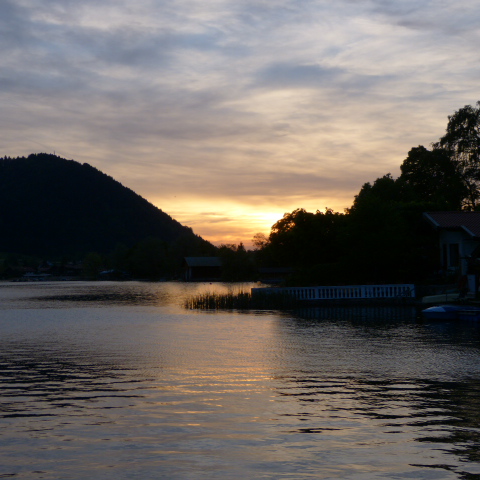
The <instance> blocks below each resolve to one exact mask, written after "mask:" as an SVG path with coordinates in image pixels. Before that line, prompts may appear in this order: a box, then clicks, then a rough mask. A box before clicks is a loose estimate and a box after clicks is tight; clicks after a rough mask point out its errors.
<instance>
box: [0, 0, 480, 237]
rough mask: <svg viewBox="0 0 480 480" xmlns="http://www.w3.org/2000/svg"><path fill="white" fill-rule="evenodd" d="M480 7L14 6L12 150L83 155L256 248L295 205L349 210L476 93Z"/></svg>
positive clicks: (5, 112) (7, 42)
mask: <svg viewBox="0 0 480 480" xmlns="http://www.w3.org/2000/svg"><path fill="white" fill-rule="evenodd" d="M477 7H478V5H476V2H472V1H460V2H455V3H451V2H450V3H449V2H447V3H445V2H440V1H430V2H427V1H425V0H422V1H416V2H411V1H407V2H401V3H398V2H393V1H392V2H390V1H386V2H384V1H382V2H380V1H376V0H374V1H360V2H351V1H347V0H340V1H337V2H324V1H306V2H293V1H291V0H282V1H280V2H275V3H274V4H273V3H272V4H269V3H262V2H260V3H259V2H253V1H246V2H240V3H239V2H234V1H232V0H219V1H216V2H207V3H205V2H198V1H196V0H181V1H180V2H175V3H171V4H170V3H166V4H165V3H164V2H151V1H147V0H135V1H132V0H120V1H118V0H117V1H115V2H114V1H110V0H100V1H98V0H95V1H93V0H86V1H83V2H67V3H66V2H63V1H61V0H50V1H46V0H40V1H33V0H21V1H17V0H5V1H3V2H2V5H1V6H0V13H1V15H0V24H1V29H0V32H2V33H0V41H1V42H2V47H3V49H2V51H3V52H7V53H8V54H5V55H3V56H2V58H1V59H0V66H1V71H2V80H1V89H0V100H1V102H2V117H1V119H0V122H1V129H0V132H1V133H0V145H1V149H0V150H1V155H2V156H4V155H8V156H12V157H16V156H21V155H28V154H30V153H33V152H46V153H54V152H55V153H56V154H57V155H59V156H62V157H64V158H67V159H74V160H77V161H79V162H82V163H83V162H87V163H89V164H91V165H92V166H94V167H96V168H98V169H99V170H101V171H103V172H104V173H106V174H108V175H110V176H112V177H113V178H115V179H116V180H118V181H120V182H121V183H122V184H123V185H125V186H127V187H129V188H131V189H132V190H134V191H135V192H137V193H138V194H140V195H142V196H143V197H145V198H146V199H147V200H149V201H150V202H152V203H153V204H154V205H156V206H158V207H159V208H161V209H162V210H163V211H165V212H167V213H168V214H169V215H171V216H172V217H173V218H175V219H176V220H178V221H179V222H181V223H183V224H185V225H187V226H190V227H192V229H193V230H194V231H195V233H197V234H199V235H201V236H203V237H204V238H206V239H207V240H210V241H212V242H214V243H215V244H221V243H236V244H238V243H239V242H243V243H244V244H246V245H250V241H251V238H252V236H253V235H254V234H255V233H257V232H263V233H265V234H268V233H269V231H270V227H271V226H272V225H273V224H274V223H275V222H276V221H277V220H279V219H280V218H282V216H283V214H284V213H286V212H291V211H292V210H294V209H296V208H305V209H306V210H309V211H316V210H321V211H324V210H325V208H327V207H328V208H333V209H334V210H335V211H340V212H342V211H343V210H344V209H345V208H347V207H349V206H351V204H352V202H353V199H354V195H355V194H356V193H358V191H359V190H360V188H361V186H362V185H363V184H364V183H365V182H373V181H374V180H375V179H376V178H377V177H380V176H383V175H384V174H386V173H389V172H390V173H392V175H394V176H396V175H398V173H399V166H400V164H401V163H402V161H403V160H404V159H405V157H406V156H407V153H408V151H409V150H410V149H411V148H412V147H415V146H418V145H420V144H421V145H425V146H427V147H428V146H429V145H430V144H431V143H432V142H434V141H436V140H438V138H439V137H440V136H441V135H442V134H443V133H444V131H445V127H446V124H447V117H448V115H451V114H452V113H453V112H454V111H455V110H457V109H459V108H461V107H462V106H463V105H465V104H473V103H475V102H476V101H477V100H478V99H479V89H478V78H479V72H478V69H479V67H478V65H480V61H479V60H480V58H479V56H480V53H479V51H478V48H477V46H478V43H479V40H480V34H479V30H478V21H477V17H478V16H479V15H480V14H479V12H478V8H477ZM460 25H461V27H459V26H460ZM22 32H28V34H26V33H25V34H23V33H22Z"/></svg>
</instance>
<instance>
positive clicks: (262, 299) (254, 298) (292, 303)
mask: <svg viewBox="0 0 480 480" xmlns="http://www.w3.org/2000/svg"><path fill="white" fill-rule="evenodd" d="M298 306H299V305H298V300H297V299H296V298H294V297H293V296H291V295H288V294H286V293H271V292H270V293H263V292H256V293H255V294H254V295H252V293H251V292H244V291H240V292H228V293H202V294H199V295H196V296H193V297H190V298H188V299H187V300H186V301H185V308H187V309H190V310H193V309H199V310H285V309H292V308H296V307H298Z"/></svg>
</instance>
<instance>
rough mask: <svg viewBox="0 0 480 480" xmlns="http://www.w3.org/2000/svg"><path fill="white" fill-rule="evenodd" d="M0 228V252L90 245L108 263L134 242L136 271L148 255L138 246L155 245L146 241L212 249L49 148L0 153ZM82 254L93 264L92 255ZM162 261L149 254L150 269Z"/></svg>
mask: <svg viewBox="0 0 480 480" xmlns="http://www.w3.org/2000/svg"><path fill="white" fill-rule="evenodd" d="M0 231H1V232H2V235H0V251H1V252H10V253H19V254H26V255H34V256H38V257H43V258H56V259H60V258H61V257H69V258H76V259H83V257H84V256H85V255H86V254H87V253H89V252H96V253H98V254H102V255H105V254H111V255H112V262H114V263H115V262H116V263H117V264H119V265H120V264H122V262H124V263H125V262H126V261H127V259H126V257H127V256H128V255H127V254H128V250H129V249H135V251H134V252H130V257H132V256H133V257H134V258H136V259H138V264H137V268H138V269H139V270H140V271H142V272H144V271H145V264H146V263H147V264H148V262H149V260H145V257H146V256H148V255H147V254H145V252H148V251H150V250H151V249H152V248H155V245H153V244H152V242H158V243H159V244H160V245H161V247H162V248H161V249H160V250H161V251H162V252H164V251H165V250H166V249H167V248H168V249H169V250H170V252H169V254H168V255H171V254H172V252H174V254H175V255H176V256H180V255H182V254H186V253H187V252H188V253H189V254H191V255H197V254H200V253H201V252H202V251H212V249H213V247H212V245H211V244H209V243H208V242H206V241H205V240H203V239H201V238H200V237H198V236H197V235H195V234H194V233H193V232H192V230H191V229H190V228H188V227H185V226H182V225H181V224H180V223H178V222H177V221H176V220H174V219H172V218H171V217H170V216H169V215H167V214H166V213H164V212H163V211H161V210H160V209H158V208H157V207H155V206H154V205H152V204H151V203H149V202H148V201H147V200H145V199H144V198H142V197H141V196H139V195H137V194H136V193H135V192H133V191H132V190H130V189H128V188H126V187H124V186H123V185H121V184H120V183H119V182H117V181H115V180H114V179H113V178H111V177H109V176H108V175H105V174H104V173H102V172H100V171H99V170H97V169H96V168H94V167H92V166H90V165H88V164H86V163H84V164H83V165H82V164H80V163H78V162H75V161H73V160H65V159H62V158H60V157H57V156H55V155H49V154H32V155H30V156H28V157H27V158H25V157H21V158H2V159H0ZM148 238H154V239H155V240H150V241H147V240H146V239H148ZM141 242H144V243H141ZM145 242H146V243H145ZM149 242H150V243H149ZM118 245H122V246H121V247H119V246H118ZM152 245H153V246H152ZM112 252H113V253H112ZM122 255H123V258H122ZM164 256H167V254H165V255H164ZM90 260H92V266H91V268H92V269H93V270H95V267H94V265H93V264H95V262H93V260H94V258H93V257H90ZM163 261H164V260H159V259H158V258H155V259H154V261H153V270H155V271H159V270H160V266H159V265H160V263H161V262H163ZM97 263H98V259H97ZM142 265H143V266H142ZM165 269H166V270H168V271H169V270H171V267H170V266H168V267H167V266H165ZM147 270H148V271H149V272H151V271H152V268H150V269H147Z"/></svg>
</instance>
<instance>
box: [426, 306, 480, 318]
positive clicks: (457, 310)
mask: <svg viewBox="0 0 480 480" xmlns="http://www.w3.org/2000/svg"><path fill="white" fill-rule="evenodd" d="M422 315H423V317H424V318H426V319H427V320H480V307H477V306H474V305H437V306H434V307H429V308H426V309H425V310H423V311H422Z"/></svg>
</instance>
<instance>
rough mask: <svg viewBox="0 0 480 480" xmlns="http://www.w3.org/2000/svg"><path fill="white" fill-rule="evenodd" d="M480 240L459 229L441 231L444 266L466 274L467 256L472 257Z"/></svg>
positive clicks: (442, 261) (441, 256)
mask: <svg viewBox="0 0 480 480" xmlns="http://www.w3.org/2000/svg"><path fill="white" fill-rule="evenodd" d="M477 245H478V242H476V241H475V240H472V239H471V237H470V236H469V235H467V234H466V233H464V232H459V231H445V230H444V231H441V232H440V262H441V265H442V266H443V268H445V269H447V270H449V271H452V272H453V271H456V272H458V273H459V274H462V275H466V274H467V271H468V262H467V257H470V256H471V255H472V253H473V251H474V249H475V248H476V247H477Z"/></svg>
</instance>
